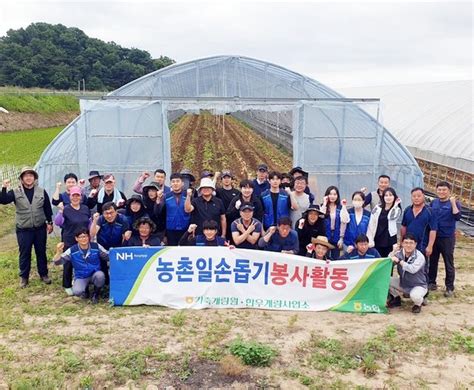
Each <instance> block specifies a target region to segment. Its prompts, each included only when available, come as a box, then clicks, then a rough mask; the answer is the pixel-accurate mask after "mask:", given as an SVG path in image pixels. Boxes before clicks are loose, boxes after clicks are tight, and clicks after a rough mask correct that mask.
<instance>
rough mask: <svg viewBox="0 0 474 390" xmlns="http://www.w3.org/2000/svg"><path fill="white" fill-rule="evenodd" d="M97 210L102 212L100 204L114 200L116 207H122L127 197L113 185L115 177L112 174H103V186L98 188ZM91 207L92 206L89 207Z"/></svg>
mask: <svg viewBox="0 0 474 390" xmlns="http://www.w3.org/2000/svg"><path fill="white" fill-rule="evenodd" d="M94 200H96V202H97V211H98V213H99V214H102V205H103V204H104V203H107V202H114V203H115V204H116V205H117V208H119V209H120V208H122V207H123V206H124V205H125V202H126V201H127V197H126V196H125V194H124V193H123V192H122V191H119V190H118V189H117V188H116V187H115V177H114V175H112V174H110V173H109V174H107V175H104V187H103V188H101V189H100V190H99V193H98V194H97V197H96V198H94ZM90 208H92V207H90Z"/></svg>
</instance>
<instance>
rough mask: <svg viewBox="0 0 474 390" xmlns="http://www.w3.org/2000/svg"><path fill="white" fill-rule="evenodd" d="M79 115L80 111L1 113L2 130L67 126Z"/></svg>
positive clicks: (0, 123)
mask: <svg viewBox="0 0 474 390" xmlns="http://www.w3.org/2000/svg"><path fill="white" fill-rule="evenodd" d="M78 115H79V112H56V113H51V114H44V113H24V112H10V113H8V114H5V113H0V132H1V131H14V130H28V129H43V128H47V127H55V126H66V125H67V124H68V123H70V122H72V120H73V119H75V118H76V117H77V116H78Z"/></svg>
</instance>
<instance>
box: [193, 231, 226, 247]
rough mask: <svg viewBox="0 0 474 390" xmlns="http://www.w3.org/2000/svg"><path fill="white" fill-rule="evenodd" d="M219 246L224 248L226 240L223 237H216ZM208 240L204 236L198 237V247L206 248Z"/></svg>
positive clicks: (199, 235)
mask: <svg viewBox="0 0 474 390" xmlns="http://www.w3.org/2000/svg"><path fill="white" fill-rule="evenodd" d="M216 241H217V246H224V244H225V240H224V239H223V238H222V237H221V236H216ZM206 244H207V239H206V236H205V235H204V234H198V235H197V236H196V246H206Z"/></svg>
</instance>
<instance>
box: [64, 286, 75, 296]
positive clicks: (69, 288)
mask: <svg viewBox="0 0 474 390" xmlns="http://www.w3.org/2000/svg"><path fill="white" fill-rule="evenodd" d="M64 291H65V292H66V294H67V295H69V296H70V297H72V296H73V295H74V293H73V292H72V288H71V287H68V288H65V289H64Z"/></svg>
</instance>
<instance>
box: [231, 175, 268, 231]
mask: <svg viewBox="0 0 474 390" xmlns="http://www.w3.org/2000/svg"><path fill="white" fill-rule="evenodd" d="M239 187H240V193H239V194H238V195H237V196H236V197H235V198H234V199H232V200H231V202H230V204H229V207H228V208H227V211H226V217H227V223H232V222H234V221H235V220H236V219H237V218H239V216H240V213H239V212H240V206H241V205H242V203H251V204H252V206H253V217H254V218H256V219H258V220H259V221H260V222H262V221H263V206H262V202H261V201H260V198H259V197H257V196H255V194H254V193H253V181H251V180H248V179H244V180H241V181H240V183H239Z"/></svg>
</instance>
